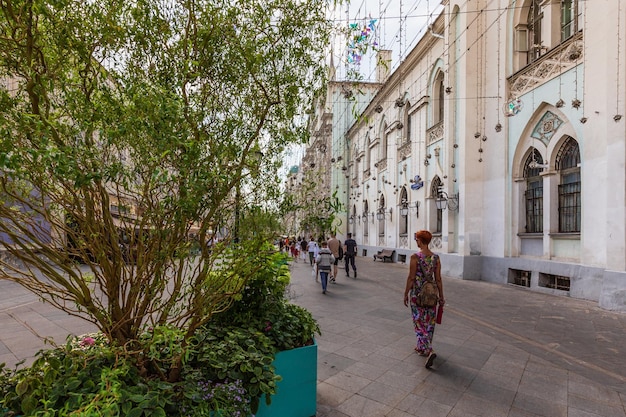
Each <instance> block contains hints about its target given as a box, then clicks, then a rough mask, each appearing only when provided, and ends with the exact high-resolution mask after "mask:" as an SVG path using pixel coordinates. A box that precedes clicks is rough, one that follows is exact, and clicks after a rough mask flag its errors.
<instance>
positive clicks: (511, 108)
mask: <svg viewBox="0 0 626 417" xmlns="http://www.w3.org/2000/svg"><path fill="white" fill-rule="evenodd" d="M523 108H524V102H523V101H522V99H520V98H513V99H511V100H509V101H507V102H506V103H504V107H502V111H503V112H504V115H505V116H506V117H512V116H516V115H518V114H519V112H521V111H522V109H523Z"/></svg>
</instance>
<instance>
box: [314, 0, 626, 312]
mask: <svg viewBox="0 0 626 417" xmlns="http://www.w3.org/2000/svg"><path fill="white" fill-rule="evenodd" d="M442 4H443V6H444V10H443V12H442V13H441V14H440V16H439V17H438V18H437V19H436V20H435V21H434V22H433V24H432V25H431V26H430V27H429V29H428V31H427V32H426V33H425V34H424V36H423V37H422V38H421V39H420V40H419V42H418V43H417V44H416V46H415V47H414V48H413V50H412V51H411V52H410V53H409V55H408V56H407V57H406V59H405V60H404V61H403V62H401V63H400V65H398V67H397V69H396V70H395V71H394V72H393V73H392V74H391V75H390V76H389V77H388V78H387V79H386V80H385V81H384V83H383V84H382V85H381V86H380V88H378V89H377V90H376V93H375V94H373V95H371V97H370V96H367V95H364V96H359V100H361V101H362V102H363V103H364V105H363V110H362V112H361V115H362V117H360V118H358V119H355V122H354V123H352V124H351V125H350V126H349V127H348V128H347V129H345V132H346V133H345V137H346V142H345V149H344V153H343V154H342V156H344V160H343V164H344V166H345V167H346V168H347V170H346V175H347V178H346V192H347V204H346V205H347V210H346V217H347V220H348V221H347V222H346V223H345V225H344V226H345V228H346V229H345V230H346V231H351V232H353V233H354V235H355V236H356V240H357V242H358V243H359V249H360V251H362V252H361V253H360V254H359V255H364V256H368V257H370V256H371V255H373V253H375V252H376V251H378V250H380V249H383V248H390V249H394V250H395V251H396V252H395V260H396V261H400V262H403V261H406V260H407V258H408V256H409V255H410V254H411V253H413V252H415V251H416V250H417V247H416V245H415V242H414V241H413V239H412V234H413V232H414V231H416V230H419V229H428V230H430V231H431V232H433V233H434V235H435V239H434V240H433V242H432V246H433V249H434V250H435V251H437V252H439V253H440V254H441V257H442V264H443V273H444V274H445V275H447V276H450V277H455V278H462V279H473V280H479V279H480V280H486V281H491V282H495V283H500V284H511V285H518V286H522V287H527V288H530V289H531V290H534V291H541V292H548V293H553V294H559V295H565V296H571V297H576V298H581V299H587V300H593V301H596V302H598V304H599V305H600V306H601V307H603V308H607V309H617V310H626V253H625V251H626V187H625V184H626V168H625V166H626V146H625V143H626V141H625V137H626V127H625V126H626V124H625V123H626V119H624V117H623V116H624V112H625V111H626V110H625V106H626V88H625V87H626V76H625V74H626V72H625V70H624V69H625V67H626V60H625V57H626V36H625V35H626V33H625V32H626V27H625V26H626V4H623V3H622V2H617V1H615V2H612V1H600V2H597V3H595V2H594V3H593V5H592V4H591V2H589V1H582V0H472V1H468V0H463V1H461V0H459V1H453V0H446V1H443V2H442ZM330 91H331V90H330V89H329V96H328V98H327V103H328V102H333V103H337V102H338V101H337V100H335V101H333V98H332V95H333V94H338V91H336V92H333V93H331V92H330ZM325 111H326V112H327V113H332V118H331V119H328V118H327V119H326V120H332V129H333V143H337V142H338V141H337V138H339V137H340V134H335V132H340V131H341V129H343V126H340V123H339V121H338V119H337V115H338V114H341V111H340V110H339V109H337V108H334V107H329V106H328V105H327V106H326V107H325ZM316 115H318V116H319V115H320V113H316ZM325 117H327V116H325ZM319 120H321V119H319ZM328 123H331V122H328ZM320 126H321V124H320ZM339 148H340V147H339ZM339 148H333V149H339ZM332 157H335V159H336V155H335V154H331V155H327V158H328V160H329V161H330V158H332ZM329 163H330V162H329ZM331 184H333V185H331V188H332V186H335V185H336V184H335V183H333V182H332V181H331ZM363 262H367V261H366V260H363Z"/></svg>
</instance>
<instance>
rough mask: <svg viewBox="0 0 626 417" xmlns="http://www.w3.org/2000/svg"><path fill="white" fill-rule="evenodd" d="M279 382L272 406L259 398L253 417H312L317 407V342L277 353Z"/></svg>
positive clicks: (276, 361)
mask: <svg viewBox="0 0 626 417" xmlns="http://www.w3.org/2000/svg"><path fill="white" fill-rule="evenodd" d="M273 364H274V366H275V367H276V374H278V375H280V376H282V377H283V379H282V381H280V382H278V384H277V388H276V394H275V395H273V396H272V403H271V404H270V405H267V404H265V397H261V400H260V403H261V404H260V406H259V410H258V411H257V413H256V414H255V415H256V417H278V416H280V417H312V416H315V413H316V404H317V342H315V343H313V344H312V345H311V346H304V347H301V348H296V349H291V350H285V351H282V352H278V353H277V354H276V358H275V359H274V362H273Z"/></svg>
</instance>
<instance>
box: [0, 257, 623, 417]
mask: <svg viewBox="0 0 626 417" xmlns="http://www.w3.org/2000/svg"><path fill="white" fill-rule="evenodd" d="M357 266H358V268H359V270H358V272H359V276H358V279H356V280H355V279H354V278H346V277H345V274H343V273H340V274H339V277H338V280H337V284H329V291H328V293H327V294H326V295H323V294H322V291H321V286H320V285H319V284H316V283H315V280H314V278H313V277H312V275H311V269H310V266H309V265H308V264H305V263H303V262H302V261H300V262H299V263H294V264H292V285H291V288H290V296H291V297H292V299H293V301H294V302H295V303H297V304H299V305H301V306H303V307H306V308H307V309H309V310H310V311H311V312H312V313H313V315H314V317H315V318H316V319H317V320H318V321H319V323H320V326H321V328H322V335H321V336H319V337H318V345H319V350H318V358H319V361H318V407H317V411H318V413H317V417H383V416H387V417H406V416H428V417H437V416H449V417H455V416H457V417H461V416H462V417H472V416H485V417H498V416H510V417H529V416H546V417H560V416H563V417H565V416H567V417H596V416H602V417H607V416H611V417H612V416H621V417H626V411H625V405H626V315H624V314H619V313H611V312H607V311H604V310H601V309H599V308H597V307H596V305H595V303H591V302H586V301H580V300H574V299H570V298H567V297H555V296H551V295H545V294H540V293H537V292H531V291H528V290H525V289H523V288H517V287H512V286H502V285H495V284H489V283H484V282H472V281H462V280H457V279H446V278H445V277H444V288H445V293H446V301H447V305H446V309H445V313H444V316H443V323H442V324H441V325H438V326H437V329H436V331H435V338H434V346H435V349H436V351H437V354H438V357H437V360H436V361H435V364H434V366H433V368H432V369H431V370H427V369H425V368H424V358H423V357H420V356H418V355H417V354H416V353H414V351H413V347H414V345H415V336H414V334H413V326H412V323H411V318H410V312H409V310H408V308H406V307H405V306H404V305H403V303H402V294H403V290H404V283H405V279H406V275H407V272H408V266H406V265H403V264H395V263H382V262H380V261H377V262H374V261H373V260H372V258H357ZM91 330H92V326H91V325H89V324H88V323H86V322H83V321H80V320H79V319H77V318H74V317H69V316H67V315H66V314H65V313H62V312H59V311H57V310H55V309H53V308H52V307H49V306H46V305H44V304H42V303H41V302H39V301H38V300H37V299H36V297H34V296H32V295H30V294H28V293H26V292H25V291H24V290H22V289H21V288H20V287H18V286H17V285H15V284H12V283H8V282H3V281H0V362H6V363H7V364H9V365H10V366H12V365H14V364H15V363H17V362H18V361H20V360H25V361H26V363H29V362H30V361H31V360H32V356H33V355H34V353H35V352H36V351H37V350H39V349H40V348H42V347H44V342H43V340H44V338H51V339H54V340H55V341H56V342H57V343H62V342H63V341H64V340H65V338H66V335H67V334H70V333H72V334H82V333H86V332H88V331H91ZM277 417H278V416H277ZM280 417H288V416H280Z"/></svg>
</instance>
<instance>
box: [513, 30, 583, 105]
mask: <svg viewBox="0 0 626 417" xmlns="http://www.w3.org/2000/svg"><path fill="white" fill-rule="evenodd" d="M582 56H583V34H582V33H579V34H577V35H576V36H573V37H572V38H570V39H568V40H567V41H565V42H563V43H562V44H561V45H559V46H557V47H555V48H553V49H552V50H550V51H548V52H547V53H546V54H545V55H543V56H541V57H540V58H539V59H537V60H536V61H535V62H533V63H531V64H529V65H527V66H526V67H525V68H523V69H522V70H520V71H518V72H517V73H516V74H515V75H513V76H512V77H511V78H509V84H510V86H511V91H510V93H511V95H512V96H515V97H519V96H521V95H523V94H524V93H526V92H528V91H530V90H531V89H533V88H534V87H535V86H537V85H538V84H542V83H544V82H546V81H548V80H550V79H552V78H554V77H557V76H559V75H560V74H562V73H564V72H566V71H567V70H569V69H571V68H573V67H575V66H576V65H578V63H579V60H580V59H581V58H582Z"/></svg>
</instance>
